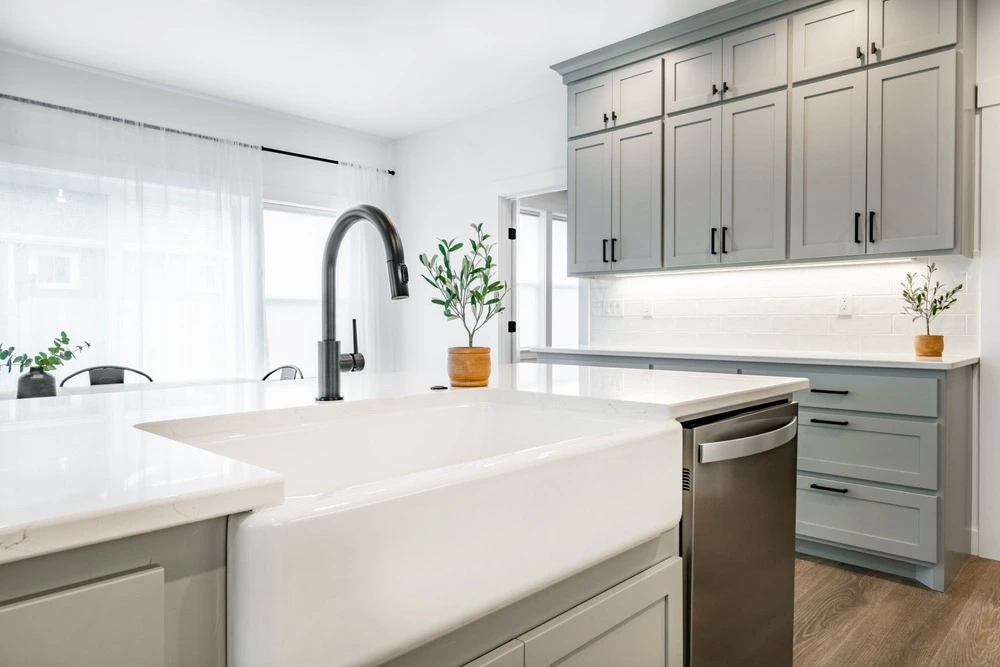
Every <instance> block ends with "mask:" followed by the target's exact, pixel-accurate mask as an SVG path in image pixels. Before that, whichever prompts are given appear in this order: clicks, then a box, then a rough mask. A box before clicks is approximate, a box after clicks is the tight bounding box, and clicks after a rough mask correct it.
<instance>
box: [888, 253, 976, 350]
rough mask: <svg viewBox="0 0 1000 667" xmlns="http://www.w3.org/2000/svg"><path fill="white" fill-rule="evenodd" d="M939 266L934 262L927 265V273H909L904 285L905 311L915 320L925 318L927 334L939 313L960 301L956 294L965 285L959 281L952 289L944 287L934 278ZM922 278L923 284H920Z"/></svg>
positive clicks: (929, 332) (929, 333)
mask: <svg viewBox="0 0 1000 667" xmlns="http://www.w3.org/2000/svg"><path fill="white" fill-rule="evenodd" d="M935 271H937V266H935V265H934V263H933V262H931V263H930V264H928V265H927V273H924V274H916V273H907V274H906V281H905V282H903V283H902V286H903V301H905V302H906V305H904V306H903V312H904V313H905V314H907V315H909V316H910V317H911V318H912V320H913V321H914V322H916V321H917V320H923V321H924V323H925V324H926V328H927V335H928V336H930V335H931V322H932V321H933V320H934V318H936V317H937V316H938V315H940V314H941V313H943V312H944V311H946V310H948V309H949V308H951V307H952V306H953V305H955V302H956V301H958V298H957V297H956V295H957V294H958V293H959V292H960V291H961V290H962V288H963V287H964V286H965V285H964V284H963V283H959V284H958V285H956V286H955V287H953V288H951V289H944V288H943V287H941V283H940V282H938V281H937V280H936V279H935V278H934V272H935ZM918 279H920V280H921V282H922V284H918V283H917V280H918Z"/></svg>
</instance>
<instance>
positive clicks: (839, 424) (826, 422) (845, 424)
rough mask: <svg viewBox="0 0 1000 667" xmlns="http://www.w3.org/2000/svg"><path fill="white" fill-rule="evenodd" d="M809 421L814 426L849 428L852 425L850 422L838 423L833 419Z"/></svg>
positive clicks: (813, 419)
mask: <svg viewBox="0 0 1000 667" xmlns="http://www.w3.org/2000/svg"><path fill="white" fill-rule="evenodd" d="M809 421H810V422H812V423H813V424H828V425H830V426H847V425H848V424H849V423H850V422H838V421H834V420H832V419H816V418H815V417H813V418H812V419H810V420H809Z"/></svg>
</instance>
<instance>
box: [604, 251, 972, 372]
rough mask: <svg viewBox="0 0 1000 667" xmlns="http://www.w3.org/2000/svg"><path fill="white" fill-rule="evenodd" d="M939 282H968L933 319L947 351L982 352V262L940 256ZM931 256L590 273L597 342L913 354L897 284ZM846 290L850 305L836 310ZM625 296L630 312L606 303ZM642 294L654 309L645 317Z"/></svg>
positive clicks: (916, 328)
mask: <svg viewBox="0 0 1000 667" xmlns="http://www.w3.org/2000/svg"><path fill="white" fill-rule="evenodd" d="M934 261H935V262H936V263H937V265H938V269H939V271H938V273H937V274H936V275H937V277H939V278H940V279H941V282H942V284H945V285H949V286H950V285H952V284H954V283H955V282H966V288H965V290H964V291H963V292H962V293H961V294H960V296H959V300H958V303H957V304H956V305H955V306H954V307H953V308H952V309H951V310H950V311H949V312H947V313H945V314H943V315H941V316H940V317H939V318H938V319H937V320H935V322H934V325H933V326H932V333H942V334H946V335H947V336H948V341H947V343H946V345H947V348H948V351H949V352H959V353H970V354H974V353H976V352H977V350H978V335H979V315H978V313H979V295H978V293H977V292H978V274H979V267H978V262H976V261H974V260H970V259H968V258H965V257H952V256H947V257H938V258H934ZM925 265H926V259H925V258H920V259H917V260H915V261H904V262H895V263H870V264H852V265H829V266H797V267H780V268H778V267H776V268H768V269H752V270H736V271H714V272H703V273H699V272H691V273H681V274H662V275H650V276H628V277H621V278H600V279H594V280H593V281H592V282H591V285H590V288H591V289H590V291H591V342H592V343H594V344H598V345H600V344H605V345H636V346H647V345H653V346H666V347H679V348H680V347H682V348H708V349H710V348H728V349H764V350H797V351H808V352H873V353H878V352H885V353H908V352H911V351H912V349H913V335H914V334H915V333H920V332H921V330H920V325H919V324H915V323H911V322H910V320H909V317H908V316H906V315H904V314H903V301H902V297H901V296H900V289H901V288H900V283H901V282H902V281H903V280H904V279H905V277H906V274H907V273H908V272H909V273H919V272H922V271H923V270H924V267H925ZM840 296H851V297H853V299H852V301H853V313H852V315H851V316H849V317H844V316H839V315H838V312H837V311H838V302H839V297H840ZM606 299H621V300H623V301H624V304H625V314H624V317H604V316H602V315H601V314H600V313H601V308H600V306H601V304H602V303H603V302H604V300H606ZM643 301H649V302H651V304H652V316H643V314H642V313H643Z"/></svg>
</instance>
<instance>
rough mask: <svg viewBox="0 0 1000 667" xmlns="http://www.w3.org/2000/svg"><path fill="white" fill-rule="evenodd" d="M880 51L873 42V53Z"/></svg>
mask: <svg viewBox="0 0 1000 667" xmlns="http://www.w3.org/2000/svg"><path fill="white" fill-rule="evenodd" d="M876 53H878V47H877V46H875V42H872V55H875V54H876Z"/></svg>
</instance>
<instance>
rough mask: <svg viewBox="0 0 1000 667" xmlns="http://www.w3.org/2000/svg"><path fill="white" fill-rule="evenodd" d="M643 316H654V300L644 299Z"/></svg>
mask: <svg viewBox="0 0 1000 667" xmlns="http://www.w3.org/2000/svg"><path fill="white" fill-rule="evenodd" d="M642 316H643V317H652V316H653V302H652V301H643V302H642Z"/></svg>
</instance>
